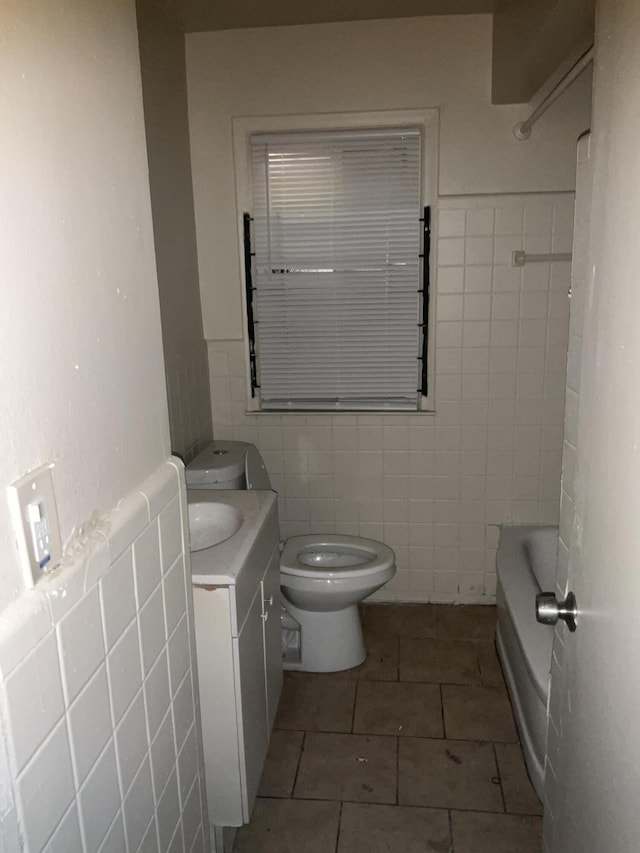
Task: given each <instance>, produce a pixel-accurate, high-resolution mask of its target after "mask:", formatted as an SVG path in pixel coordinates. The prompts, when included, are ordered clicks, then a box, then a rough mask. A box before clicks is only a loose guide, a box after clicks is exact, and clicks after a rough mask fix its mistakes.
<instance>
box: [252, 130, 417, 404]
mask: <svg viewBox="0 0 640 853" xmlns="http://www.w3.org/2000/svg"><path fill="white" fill-rule="evenodd" d="M423 132H424V129H423V128H422V127H420V126H411V125H407V126H405V127H397V126H392V127H381V128H378V129H375V130H371V129H365V128H362V129H361V128H356V129H349V130H331V131H325V130H322V129H318V130H313V131H310V132H290V133H255V132H254V133H253V134H250V133H247V135H246V136H245V144H246V143H247V142H248V143H249V145H248V147H249V151H250V162H249V164H248V167H249V171H250V175H251V194H250V199H251V206H250V208H249V209H250V210H251V213H250V214H249V213H247V214H245V217H244V225H245V235H244V236H245V270H246V273H247V306H246V307H247V319H248V325H249V338H250V355H251V362H252V392H253V394H254V396H255V398H256V399H257V400H258V401H259V405H260V408H262V409H271V410H284V411H286V410H309V409H312V410H329V411H332V410H333V411H341V410H342V411H349V410H382V411H384V410H414V411H415V410H416V409H419V408H420V403H421V401H423V400H424V396H425V395H426V379H427V370H426V366H427V365H426V360H427V334H426V332H427V323H426V320H427V318H426V314H427V308H428V294H427V292H426V285H427V284H428V270H429V264H428V249H429V240H428V238H429V216H428V209H423V208H422V206H421V205H422V204H423V185H424V184H425V183H426V182H425V181H424V176H423V167H424V166H423V163H422V159H423V157H422V151H423V145H424V138H423ZM245 150H246V149H245ZM239 186H240V188H242V185H241V182H240V184H239ZM239 198H240V199H241V198H242V195H240V194H239ZM425 253H426V254H427V259H424V260H423V258H422V255H423V254H425Z"/></svg>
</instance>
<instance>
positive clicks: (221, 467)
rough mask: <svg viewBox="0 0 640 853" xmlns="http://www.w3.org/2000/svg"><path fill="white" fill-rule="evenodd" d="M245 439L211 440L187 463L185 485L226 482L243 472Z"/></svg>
mask: <svg viewBox="0 0 640 853" xmlns="http://www.w3.org/2000/svg"><path fill="white" fill-rule="evenodd" d="M248 447H249V445H248V444H247V443H246V441H212V442H211V444H208V445H207V446H206V447H205V449H204V450H203V451H201V452H200V453H198V455H197V456H196V457H194V458H193V459H192V460H191V462H189V464H188V465H187V468H186V472H185V476H186V480H187V486H195V485H203V484H205V483H226V482H227V481H229V480H235V479H236V477H240V476H242V475H243V474H244V465H245V456H246V454H247V448H248Z"/></svg>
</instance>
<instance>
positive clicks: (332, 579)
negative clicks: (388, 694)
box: [186, 441, 396, 672]
mask: <svg viewBox="0 0 640 853" xmlns="http://www.w3.org/2000/svg"><path fill="white" fill-rule="evenodd" d="M186 479H187V488H189V489H245V488H249V489H271V483H270V482H269V475H268V473H267V471H266V468H265V465H264V462H263V461H262V457H261V456H260V453H259V451H258V450H257V448H256V447H254V445H252V444H247V443H246V442H242V441H215V442H213V443H212V444H209V445H208V446H207V447H206V448H205V449H204V450H203V451H202V453H200V454H199V455H198V456H196V457H195V459H193V461H192V462H190V463H189V464H188V465H187V471H186ZM395 572H396V567H395V555H394V553H393V551H392V550H391V548H389V547H387V546H386V545H383V544H382V543H381V542H375V541H374V540H373V539H364V538H361V537H359V536H341V535H339V534H337V533H336V534H315V535H310V536H292V537H291V538H290V539H288V540H287V541H286V542H285V543H283V550H282V556H281V558H280V588H281V590H282V595H283V598H284V608H283V610H284V612H283V616H282V636H283V667H284V668H285V669H297V670H303V671H305V672H337V671H339V670H343V669H351V667H354V666H358V664H360V663H362V662H363V661H364V659H365V658H366V656H367V653H366V650H365V647H364V642H363V639H362V628H361V625H360V616H359V613H358V602H360V601H362V600H363V599H364V598H366V597H367V596H368V595H371V593H372V592H375V590H377V589H379V588H380V587H381V586H383V585H384V584H385V583H386V582H387V581H388V580H390V579H391V578H392V577H393V576H394V574H395Z"/></svg>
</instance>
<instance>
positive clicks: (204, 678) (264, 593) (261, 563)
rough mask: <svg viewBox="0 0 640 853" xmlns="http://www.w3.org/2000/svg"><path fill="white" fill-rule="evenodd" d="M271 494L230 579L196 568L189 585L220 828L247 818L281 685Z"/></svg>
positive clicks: (214, 812) (209, 774)
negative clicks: (198, 571) (209, 575)
mask: <svg viewBox="0 0 640 853" xmlns="http://www.w3.org/2000/svg"><path fill="white" fill-rule="evenodd" d="M254 494H256V493H254ZM265 494H266V493H265ZM269 494H271V493H269ZM272 498H273V500H272V501H271V502H270V505H269V506H268V507H267V508H266V510H265V511H264V512H263V513H262V515H263V516H264V517H263V518H262V519H261V520H260V523H259V524H257V525H256V528H257V529H256V530H255V531H254V541H253V542H252V544H251V546H250V548H248V550H247V552H246V556H244V557H243V559H242V565H241V566H240V567H239V568H238V571H237V572H236V573H235V574H233V575H230V577H229V580H230V581H231V582H229V583H221V582H220V581H221V580H224V578H220V577H215V573H213V574H212V578H211V580H212V582H211V583H208V582H206V580H207V579H205V578H203V577H202V576H201V574H200V575H199V576H198V580H197V581H194V584H193V600H194V623H195V634H196V653H197V661H198V681H199V693H200V712H201V717H202V741H203V750H204V760H205V772H206V784H207V800H208V807H209V821H210V823H211V824H212V825H213V826H218V827H220V826H241V825H242V824H243V823H247V822H248V821H249V819H250V816H251V811H252V808H253V803H254V800H255V797H256V793H257V790H258V785H259V782H260V777H261V775H262V770H263V767H264V761H265V758H266V755H267V749H268V747H269V738H270V736H271V731H272V729H273V723H274V720H275V715H276V711H277V707H278V701H279V699H280V692H281V689H282V652H281V641H280V548H279V531H278V518H277V508H276V502H275V496H272ZM216 547H220V546H216ZM209 550H210V551H212V552H215V548H213V549H209ZM200 553H201V554H202V555H206V552H200ZM210 556H211V557H212V559H213V558H215V554H211V555H210ZM199 560H201V558H199ZM193 562H195V561H192V565H193ZM192 572H193V569H192ZM214 580H215V582H213V581H214ZM203 581H204V582H203Z"/></svg>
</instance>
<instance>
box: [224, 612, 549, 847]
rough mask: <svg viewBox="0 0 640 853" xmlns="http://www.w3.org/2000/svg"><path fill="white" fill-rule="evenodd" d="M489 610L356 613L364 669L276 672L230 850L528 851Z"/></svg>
mask: <svg viewBox="0 0 640 853" xmlns="http://www.w3.org/2000/svg"><path fill="white" fill-rule="evenodd" d="M495 619H496V615H495V608H493V607H462V606H460V607H453V606H446V605H423V604H416V605H411V604H406V605H392V604H369V605H364V606H363V607H362V620H363V628H364V634H365V642H366V645H367V650H368V657H367V660H366V662H365V663H364V664H363V665H362V666H360V667H358V668H356V669H354V670H349V671H348V672H342V673H332V674H321V675H311V674H306V673H286V674H285V680H284V688H283V693H282V699H281V702H280V707H279V709H278V717H277V719H276V729H275V731H274V733H273V737H272V742H271V748H270V753H269V756H268V758H267V764H266V767H265V770H264V774H263V777H262V782H261V786H260V791H259V796H258V799H257V801H256V805H255V808H254V812H253V817H252V820H251V823H250V824H248V825H247V826H245V827H243V828H242V829H241V830H240V831H239V832H238V834H237V837H236V842H235V847H234V853H538V851H539V850H540V847H541V818H540V814H541V808H540V803H539V801H538V799H537V797H536V795H535V793H534V791H533V789H532V787H531V784H530V782H529V779H528V777H527V773H526V770H525V766H524V761H523V759H522V753H521V750H520V745H519V743H518V736H517V732H516V728H515V725H514V722H513V714H512V711H511V705H510V704H509V699H508V697H507V693H506V690H505V687H504V681H503V678H502V672H501V669H500V664H499V662H498V659H497V656H496V652H495V646H494V633H495V632H494V626H495Z"/></svg>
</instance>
